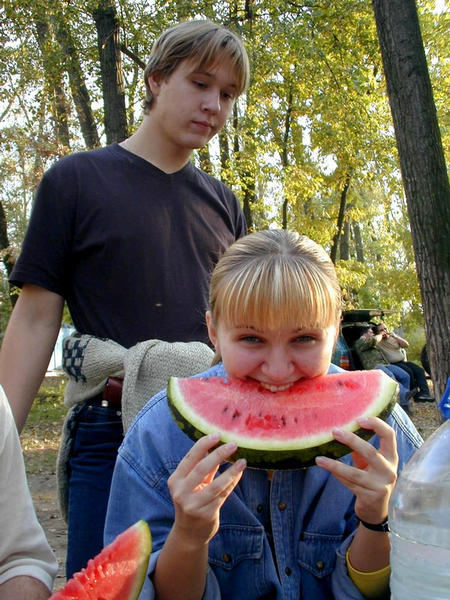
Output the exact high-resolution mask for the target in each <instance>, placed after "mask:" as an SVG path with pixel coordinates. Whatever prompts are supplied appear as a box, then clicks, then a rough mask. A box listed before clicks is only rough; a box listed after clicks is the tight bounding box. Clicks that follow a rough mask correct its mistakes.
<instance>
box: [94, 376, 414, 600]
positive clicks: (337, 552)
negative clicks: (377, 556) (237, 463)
mask: <svg viewBox="0 0 450 600" xmlns="http://www.w3.org/2000/svg"><path fill="white" fill-rule="evenodd" d="M340 370H341V369H339V368H338V367H335V366H334V365H331V366H330V370H329V372H337V371H340ZM204 374H206V375H210V376H213V375H216V376H222V375H225V371H224V368H223V365H220V364H219V365H216V366H215V367H213V368H212V369H209V370H208V371H207V372H206V373H204ZM388 422H389V424H390V425H391V426H392V427H393V428H394V430H395V432H396V436H397V445H398V453H399V458H400V463H399V469H401V468H402V467H403V465H404V464H405V463H406V462H407V461H408V460H409V458H410V457H411V455H412V454H413V453H414V451H415V450H416V449H417V448H418V447H419V446H420V444H421V438H420V436H419V435H418V433H417V431H416V430H415V428H414V425H413V424H412V423H411V421H410V420H409V418H408V417H407V416H406V414H405V413H404V412H403V411H402V409H401V408H399V407H398V406H397V407H396V408H395V410H394V411H393V413H392V415H391V417H390V418H389V421H388ZM371 442H372V443H374V444H375V445H377V442H378V438H377V436H374V437H373V438H372V440H371ZM191 447H192V442H191V441H190V440H189V438H188V437H187V436H186V435H185V434H184V433H182V431H181V430H180V429H179V428H178V426H177V425H176V424H175V422H174V421H173V419H172V417H171V415H170V412H169V408H168V405H167V397H166V393H165V391H163V392H160V393H159V394H157V395H156V396H154V397H153V398H152V399H151V400H150V401H149V402H148V403H147V404H146V406H145V407H144V408H143V409H142V411H141V412H140V413H139V415H138V416H137V418H136V419H135V421H134V423H133V424H132V426H131V428H130V429H129V431H128V433H127V435H126V437H125V440H124V442H123V444H122V446H121V448H120V451H119V456H118V459H117V464H116V467H115V471H114V476H113V482H112V488H111V495H110V500H109V506H108V513H107V519H106V529H105V543H109V542H111V541H112V540H113V539H114V537H115V536H116V535H117V534H118V533H120V532H121V531H123V530H124V529H125V528H127V527H128V526H130V525H132V524H133V523H135V522H136V521H137V520H139V519H145V520H146V521H147V522H148V523H149V526H150V529H151V532H152V541H153V551H152V555H151V558H150V562H149V571H148V573H149V577H147V579H146V582H145V584H144V587H143V589H142V591H141V594H140V596H139V599H140V600H143V599H146V600H148V599H153V598H155V592H154V589H153V585H152V581H151V574H152V572H153V570H154V568H155V564H156V561H157V558H158V555H159V552H160V550H161V548H162V546H163V544H164V542H165V540H166V538H167V536H168V533H169V531H170V528H171V526H172V523H173V520H174V509H173V504H172V501H171V498H170V494H169V490H168V487H167V479H168V477H169V475H170V474H171V473H172V472H173V471H174V470H175V468H176V467H177V465H178V463H179V462H180V460H181V459H182V458H183V457H184V455H185V454H186V453H187V452H188V450H189V449H190V448H191ZM340 460H342V461H344V462H346V463H350V462H351V455H350V454H348V455H346V456H344V457H342V458H341V459H340ZM222 468H227V467H226V465H223V467H222ZM269 523H270V524H271V526H268V525H269ZM356 527H357V518H356V516H355V514H354V496H353V495H352V493H351V492H350V491H349V490H347V488H345V487H344V486H343V485H342V484H341V483H339V482H338V481H337V480H336V479H335V478H334V477H333V476H332V475H330V474H329V473H328V472H326V471H325V470H324V469H320V468H319V467H310V468H307V469H299V470H285V471H275V472H274V474H273V478H272V480H271V481H269V480H268V478H267V472H266V471H263V470H256V469H249V468H248V469H246V470H245V472H244V475H243V477H242V479H241V481H240V482H239V484H238V486H237V488H236V489H235V491H234V492H233V494H232V495H231V496H230V497H229V498H228V499H227V500H226V502H225V503H224V505H223V507H222V509H221V513H220V528H219V531H218V533H217V534H216V535H215V536H214V538H213V539H212V540H211V542H210V544H209V569H208V577H207V584H206V589H205V593H204V596H203V599H204V600H219V599H222V600H269V599H270V600H299V599H305V600H312V599H314V600H326V599H336V600H353V599H354V600H363V596H362V595H361V594H360V593H359V591H358V590H357V588H356V587H355V586H354V584H353V583H352V581H351V580H350V578H349V576H348V574H347V569H346V561H345V553H346V550H347V548H348V546H349V544H350V542H351V540H352V538H353V535H354V532H355V529H356ZM268 532H271V533H268ZM180 600H181V599H180Z"/></svg>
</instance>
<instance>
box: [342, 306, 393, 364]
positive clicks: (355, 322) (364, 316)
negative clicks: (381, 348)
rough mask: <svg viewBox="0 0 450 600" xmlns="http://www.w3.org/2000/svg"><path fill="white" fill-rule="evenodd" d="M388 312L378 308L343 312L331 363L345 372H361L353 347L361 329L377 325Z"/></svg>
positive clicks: (359, 362)
mask: <svg viewBox="0 0 450 600" xmlns="http://www.w3.org/2000/svg"><path fill="white" fill-rule="evenodd" d="M389 312H390V311H383V310H381V309H378V308H355V309H353V310H344V311H343V313H342V320H341V323H340V327H339V336H338V339H337V341H336V346H335V349H334V352H333V356H332V359H331V362H332V363H333V364H335V365H337V366H338V367H342V368H343V369H346V370H347V371H357V370H362V369H363V366H362V364H361V361H360V360H359V357H358V355H357V353H356V351H355V350H354V348H353V345H354V343H355V342H356V340H357V339H358V338H359V337H361V332H362V331H363V329H365V328H366V327H371V326H373V325H378V323H380V321H382V320H383V317H384V315H386V314H388V313H389Z"/></svg>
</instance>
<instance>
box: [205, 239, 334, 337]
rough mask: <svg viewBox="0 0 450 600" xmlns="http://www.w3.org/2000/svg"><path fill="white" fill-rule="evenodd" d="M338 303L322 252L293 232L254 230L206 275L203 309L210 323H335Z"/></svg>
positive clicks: (330, 268)
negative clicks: (206, 305) (207, 289)
mask: <svg viewBox="0 0 450 600" xmlns="http://www.w3.org/2000/svg"><path fill="white" fill-rule="evenodd" d="M341 302H342V300H341V291H340V287H339V283H338V280H337V276H336V272H335V269H334V265H333V263H332V262H331V260H330V258H329V256H328V255H327V254H326V252H325V250H324V249H323V248H322V246H319V244H316V243H315V242H313V241H312V240H311V239H309V238H308V237H306V236H304V235H299V234H298V233H295V232H293V231H285V230H282V231H274V230H267V231H260V232H257V233H251V234H250V235H247V236H246V237H243V238H241V239H239V240H237V241H236V242H235V243H234V244H233V245H232V246H230V247H229V248H228V250H227V251H226V252H225V253H224V254H223V255H222V257H221V259H220V260H219V262H218V263H217V265H216V267H215V269H214V271H213V273H212V276H211V283H210V292H209V307H210V312H211V318H212V321H213V323H214V324H215V325H217V324H218V323H219V322H222V323H225V324H228V325H237V324H242V325H244V326H245V325H247V324H251V325H253V326H254V327H257V328H259V327H261V328H264V327H268V328H269V329H275V328H277V327H280V326H281V327H283V326H287V327H289V326H291V325H294V326H295V327H299V328H301V327H305V328H308V327H317V328H326V327H329V326H331V325H334V326H337V324H338V322H339V318H340V314H341Z"/></svg>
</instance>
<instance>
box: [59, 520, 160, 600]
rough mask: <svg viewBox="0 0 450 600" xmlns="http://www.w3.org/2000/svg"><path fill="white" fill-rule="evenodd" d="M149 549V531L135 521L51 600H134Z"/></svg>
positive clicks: (150, 546) (145, 566)
mask: <svg viewBox="0 0 450 600" xmlns="http://www.w3.org/2000/svg"><path fill="white" fill-rule="evenodd" d="M151 549H152V538H151V535H150V529H149V527H148V525H147V523H146V522H145V521H142V520H141V521H138V522H137V523H135V524H134V525H132V526H131V527H129V528H128V529H126V530H125V531H123V532H122V533H120V534H119V535H118V536H117V537H116V539H115V540H114V541H113V542H111V544H109V545H108V546H106V547H105V548H103V550H102V551H101V552H100V553H99V554H97V556H96V557H95V558H92V559H91V560H90V561H89V562H88V564H87V567H86V568H85V569H82V570H81V571H80V572H79V573H75V575H74V576H73V578H72V579H70V580H69V581H68V582H67V583H66V585H65V586H64V587H63V589H62V590H59V591H58V592H55V593H54V594H53V595H52V596H51V597H50V600H136V598H137V597H138V596H139V593H140V591H141V588H142V585H143V583H144V580H145V576H146V573H147V565H148V559H149V556H150V552H151Z"/></svg>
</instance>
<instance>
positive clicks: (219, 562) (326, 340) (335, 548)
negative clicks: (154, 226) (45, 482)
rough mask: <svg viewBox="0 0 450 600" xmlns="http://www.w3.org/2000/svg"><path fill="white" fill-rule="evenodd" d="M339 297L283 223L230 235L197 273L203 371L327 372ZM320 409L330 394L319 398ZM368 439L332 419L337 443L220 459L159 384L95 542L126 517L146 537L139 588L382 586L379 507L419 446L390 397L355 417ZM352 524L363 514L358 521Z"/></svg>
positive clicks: (292, 590)
mask: <svg viewBox="0 0 450 600" xmlns="http://www.w3.org/2000/svg"><path fill="white" fill-rule="evenodd" d="M340 307H341V297H340V291H339V285H338V281H337V278H336V273H335V270H334V267H333V264H332V263H331V261H330V259H329V257H328V256H327V254H326V253H325V252H324V250H323V249H322V248H321V247H320V246H319V245H317V244H316V243H314V242H313V241H312V240H310V239H308V238H307V237H305V236H301V235H298V234H297V233H294V232H289V231H262V232H259V233H253V234H250V235H248V236H246V237H245V238H242V239H240V240H238V241H237V242H235V243H234V244H233V245H232V246H231V247H230V248H229V249H228V250H227V251H226V252H225V254H224V255H223V256H222V258H221V259H220V260H219V262H218V264H217V266H216V268H215V270H214V272H213V274H212V278H211V284H210V307H209V310H208V311H207V313H206V323H207V326H208V331H209V336H210V339H211V342H212V344H213V345H214V347H215V350H216V361H215V362H216V364H215V365H214V366H213V367H212V368H211V369H210V370H209V371H207V372H206V375H210V376H228V377H233V378H238V379H245V380H253V381H256V382H258V383H259V384H260V385H262V386H264V387H266V388H267V389H269V390H271V391H273V392H276V391H277V390H283V389H287V388H288V387H289V386H291V385H293V384H294V383H295V382H297V381H299V380H301V379H305V378H310V377H316V376H318V375H325V374H326V373H331V372H337V371H339V368H338V367H335V366H334V365H332V364H331V355H332V351H333V346H334V344H335V341H336V337H337V334H338V327H339V318H340ZM330 410H333V398H330ZM360 425H361V426H362V427H364V428H367V429H371V430H373V432H374V436H373V438H372V439H371V440H370V442H366V441H364V440H362V439H360V438H359V437H357V436H356V435H354V434H351V433H348V432H345V431H342V430H340V429H336V430H334V432H333V433H334V436H335V438H336V439H337V440H339V441H340V442H342V443H344V444H346V445H347V446H348V447H349V448H350V449H351V451H352V453H351V454H349V455H347V456H345V457H343V458H342V459H340V460H331V459H327V458H324V457H318V458H317V460H316V463H317V466H314V467H310V468H308V469H301V470H292V471H274V472H266V471H261V470H255V469H249V468H246V464H245V461H244V460H238V461H237V462H235V463H234V464H232V465H231V466H230V465H229V464H228V463H227V462H226V461H227V459H229V458H230V457H231V456H232V455H233V453H234V452H235V450H236V446H235V445H234V444H233V443H228V444H225V445H219V446H218V445H217V442H218V439H219V437H218V435H215V434H213V435H209V436H206V437H204V438H202V439H201V440H199V441H198V442H197V443H196V444H193V443H192V442H191V441H190V440H189V439H188V438H187V437H186V436H185V435H184V434H183V433H182V432H181V431H180V430H179V429H178V427H177V426H176V425H175V424H174V422H173V420H172V418H171V416H170V413H169V410H168V406H167V398H166V393H165V392H161V393H160V394H157V395H156V396H155V397H154V398H152V399H151V400H150V401H149V403H148V404H147V405H146V407H145V408H144V410H143V411H142V412H141V414H140V415H139V417H138V418H137V419H136V421H135V422H134V425H133V426H132V428H131V429H130V431H129V433H128V434H127V437H126V439H125V442H124V444H123V446H122V448H121V450H120V453H119V459H118V462H117V466H116V470H115V474H114V478H113V485H112V493H111V497H110V504H109V510H108V517H107V526H106V541H110V540H111V539H112V538H113V537H114V536H115V535H117V533H118V532H119V531H122V530H123V529H125V528H126V527H127V526H128V525H130V524H131V523H133V522H135V521H136V520H137V519H141V518H144V519H146V520H147V521H148V523H149V525H150V528H151V530H152V535H153V544H154V546H153V554H152V557H151V561H150V566H149V576H148V579H147V581H146V584H145V586H144V588H143V591H142V593H141V596H140V598H145V599H149V598H157V599H158V600H180V599H183V600H202V599H204V600H216V599H217V600H218V599H227V600H268V599H271V600H282V599H283V600H288V599H289V600H290V599H292V600H294V599H295V600H298V599H306V600H312V599H314V600H322V599H323V600H325V599H332V598H337V599H342V600H344V599H345V600H349V599H358V600H360V599H363V598H383V597H385V596H386V594H388V580H389V533H388V532H387V526H386V523H385V521H386V517H387V513H388V502H389V497H390V494H391V492H392V489H393V486H394V484H395V481H396V476H397V471H398V469H399V468H401V466H402V465H403V464H404V462H405V461H407V460H408V459H409V457H410V456H411V455H412V454H413V452H414V451H415V449H416V448H417V447H418V446H419V445H420V437H419V436H418V434H417V432H416V431H415V429H414V426H413V425H412V423H411V422H410V421H409V419H408V417H407V416H406V415H405V414H404V413H403V411H402V410H401V409H399V408H396V409H395V411H394V413H393V415H392V417H391V418H390V420H389V421H388V423H385V422H383V421H381V420H379V419H377V418H367V419H364V420H363V419H362V420H361V421H360ZM363 523H364V524H363Z"/></svg>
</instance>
